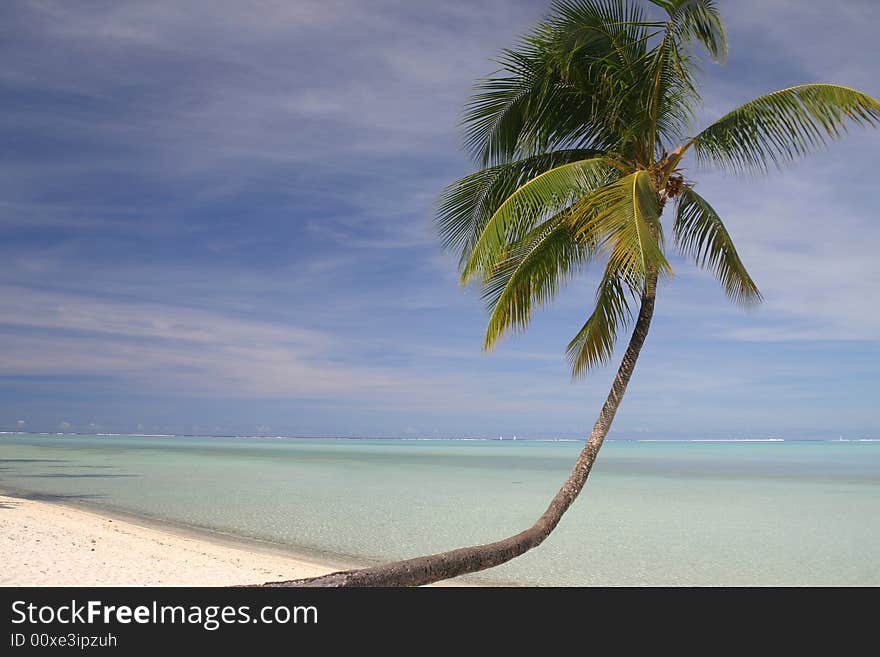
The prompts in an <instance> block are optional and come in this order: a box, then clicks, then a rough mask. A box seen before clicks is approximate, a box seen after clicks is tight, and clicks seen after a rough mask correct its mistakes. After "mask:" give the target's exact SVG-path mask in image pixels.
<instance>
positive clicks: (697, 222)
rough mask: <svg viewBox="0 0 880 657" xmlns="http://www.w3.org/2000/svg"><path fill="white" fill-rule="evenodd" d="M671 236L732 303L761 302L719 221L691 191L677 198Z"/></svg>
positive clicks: (754, 286) (711, 209) (731, 241)
mask: <svg viewBox="0 0 880 657" xmlns="http://www.w3.org/2000/svg"><path fill="white" fill-rule="evenodd" d="M673 234H674V236H675V242H676V245H677V246H678V248H679V250H680V251H681V252H682V253H683V254H685V255H689V256H691V257H692V258H693V259H694V262H696V264H697V265H698V266H699V267H702V268H704V269H708V270H709V271H711V272H712V273H713V274H715V276H716V277H717V278H718V280H719V281H720V282H721V285H723V286H724V291H725V292H726V293H727V296H728V297H729V298H730V300H731V301H733V302H734V303H737V304H740V305H744V306H749V305H753V304H755V303H758V302H760V301H761V293H760V292H759V291H758V286H757V285H755V282H754V281H753V280H752V278H751V276H749V273H748V272H747V271H746V268H745V265H743V263H742V261H741V260H740V259H739V255H738V254H737V252H736V248H735V247H734V245H733V240H732V239H731V238H730V235H729V234H728V232H727V229H726V228H725V227H724V222H722V221H721V217H719V216H718V213H717V212H715V210H714V209H713V208H712V206H711V205H709V203H708V202H707V201H706V200H705V199H704V198H703V197H702V196H700V195H699V194H697V193H696V192H695V191H694V190H693V189H692V188H691V187H685V188H684V190H683V191H682V193H681V196H680V197H679V198H678V209H677V211H676V216H675V224H674V226H673Z"/></svg>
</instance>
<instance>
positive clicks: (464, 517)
mask: <svg viewBox="0 0 880 657" xmlns="http://www.w3.org/2000/svg"><path fill="white" fill-rule="evenodd" d="M580 447H581V444H580V443H566V442H529V441H517V442H513V441H504V442H498V441H397V440H341V439H340V440H334V439H291V438H282V439H277V438H213V437H212V438H208V437H206V438H183V437H174V438H170V437H134V436H109V437H108V436H70V435H67V436H35V435H18V434H6V435H2V436H0V489H5V490H8V491H15V492H18V493H22V494H28V495H30V496H33V497H36V498H37V499H50V500H62V501H63V500H66V501H69V502H74V503H77V504H83V505H89V506H93V507H100V508H106V509H112V510H116V511H124V512H128V513H135V514H139V515H142V516H146V517H149V518H153V519H156V520H162V521H167V522H172V523H176V524H185V525H188V526H192V527H196V528H204V529H210V530H214V531H221V532H226V533H230V534H234V535H236V536H240V537H244V538H250V539H259V540H264V541H271V542H274V543H279V544H283V545H286V546H289V547H290V548H292V549H294V550H304V551H307V552H311V553H319V554H323V555H329V556H334V557H337V559H342V560H343V561H344V560H346V559H353V560H355V561H356V562H371V561H382V560H387V559H393V558H400V557H409V556H415V555H418V554H423V553H428V552H433V551H438V550H447V549H451V548H455V547H461V546H463V545H467V544H474V543H479V542H486V541H491V540H495V539H498V538H502V537H504V536H507V535H509V534H511V533H515V532H517V531H519V530H521V529H523V528H525V527H526V526H528V525H530V524H531V523H532V522H533V521H534V520H535V519H536V518H537V517H538V516H539V515H540V514H541V513H542V512H543V510H544V508H545V506H546V504H547V502H548V501H549V499H550V497H551V496H552V495H553V494H554V493H555V491H556V489H557V488H558V486H559V485H560V483H561V482H562V481H563V480H564V478H565V477H566V476H567V474H568V471H569V468H570V467H571V465H572V463H573V462H574V459H575V458H576V456H577V453H578V452H579V450H580ZM0 513H3V511H2V510H0ZM481 579H482V580H484V581H489V582H495V583H513V584H525V585H874V586H876V585H880V443H877V442H834V443H809V442H784V443H665V442H664V443H656V442H654V443H647V442H642V443H638V442H609V443H606V445H605V446H604V447H603V449H602V452H601V454H600V456H599V461H598V463H597V465H596V467H595V468H594V471H593V475H592V476H591V478H590V481H589V482H588V483H587V486H586V488H585V490H584V492H583V493H582V494H581V496H580V498H579V499H578V500H577V502H576V503H575V504H574V506H573V507H572V508H571V509H570V510H569V512H568V513H567V514H566V516H565V517H564V518H563V520H562V523H561V524H560V526H559V528H558V529H557V530H556V531H555V532H554V533H553V534H552V535H551V536H550V538H549V539H548V540H547V541H546V542H545V543H544V545H542V546H540V547H539V548H537V549H535V550H533V551H532V552H529V553H527V554H526V555H524V556H522V557H520V558H518V559H515V560H514V561H512V562H510V563H508V564H505V565H503V566H501V567H499V568H496V569H493V570H491V571H486V572H485V573H482V574H481Z"/></svg>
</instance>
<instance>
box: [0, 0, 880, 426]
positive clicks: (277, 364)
mask: <svg viewBox="0 0 880 657" xmlns="http://www.w3.org/2000/svg"><path fill="white" fill-rule="evenodd" d="M720 5H721V11H722V15H723V17H724V21H725V25H726V27H727V33H728V38H729V41H730V58H729V61H728V63H727V64H726V65H725V66H720V65H716V64H713V63H711V62H708V61H707V62H706V63H705V64H704V66H703V68H702V74H701V77H700V81H701V84H702V89H703V94H704V105H703V107H702V108H700V110H699V121H698V126H702V125H707V124H708V123H710V122H711V121H712V120H714V119H715V118H718V117H720V116H722V115H723V114H725V113H726V112H727V111H729V110H730V109H732V108H733V107H735V106H737V105H739V104H741V103H743V102H746V101H748V100H750V99H751V98H753V97H755V96H758V95H761V94H764V93H767V92H770V91H773V90H775V89H778V88H781V87H785V86H789V85H792V84H797V83H802V82H836V83H839V84H844V85H848V86H853V87H856V88H858V89H860V90H862V91H864V92H866V93H869V94H871V95H873V96H875V97H880V81H878V78H877V77H876V63H877V62H878V61H880V42H878V39H877V38H876V26H877V25H880V3H876V2H875V1H874V0H848V1H841V2H839V3H805V2H802V1H800V0H726V1H724V0H722V1H721V2H720ZM547 6H548V5H547V3H546V2H541V1H534V0H528V1H526V0H507V1H504V0H449V1H447V2H442V3H439V2H433V1H428V0H424V1H422V0H418V1H417V0H413V1H411V2H393V1H391V0H320V1H317V0H252V1H244V0H235V1H233V0H211V1H210V2H208V1H207V0H205V1H202V0H183V1H181V0H173V1H165V0H154V1H151V2H140V1H134V2H127V1H125V0H112V1H104V0H79V1H77V2H68V1H65V0H6V1H5V2H3V3H2V5H0V25H2V26H3V27H2V28H0V30H2V38H0V140H2V149H0V169H2V170H0V430H22V431H78V432H145V433H194V434H224V435H226V434H235V435H263V434H268V435H302V436H387V437H412V436H423V437H452V436H454V437H461V436H474V437H481V436H482V437H495V436H498V435H505V436H512V435H513V434H517V435H519V436H522V437H553V436H556V437H578V436H584V435H585V434H587V433H589V430H590V428H591V426H592V423H593V421H594V419H595V416H596V414H597V412H598V410H599V408H600V406H601V404H602V401H603V400H604V397H605V395H606V393H607V389H608V386H609V384H610V382H611V378H612V376H613V373H614V368H613V367H607V368H604V369H600V370H597V371H595V372H594V373H592V374H591V375H589V376H588V377H587V378H585V379H583V380H579V381H577V382H572V381H571V379H570V374H569V369H568V364H567V363H566V361H565V357H564V354H565V345H566V344H567V343H568V340H569V339H570V338H571V337H572V336H573V335H574V334H575V332H576V331H577V330H578V329H579V328H580V326H581V324H582V323H583V321H584V319H585V318H586V316H587V315H588V314H589V312H590V304H591V301H592V300H593V297H594V285H595V280H596V279H595V271H593V270H588V271H587V272H585V274H584V275H583V276H582V277H580V278H579V279H577V280H576V281H573V282H572V283H571V284H570V285H569V286H568V287H566V288H565V290H563V291H562V292H561V293H560V294H559V295H558V297H557V299H556V300H555V302H554V303H553V304H552V305H551V306H548V307H546V308H544V309H541V310H540V311H538V312H537V313H536V314H535V316H534V319H533V322H532V325H531V327H530V328H529V330H528V331H527V332H526V333H524V334H522V335H519V336H515V337H512V338H509V339H506V340H505V341H503V343H502V344H501V345H500V346H499V347H498V348H497V349H496V350H495V351H493V352H490V353H484V352H482V351H481V342H482V335H483V330H484V327H485V321H486V317H487V316H486V313H485V310H484V308H483V304H482V301H481V299H480V295H479V290H477V289H471V288H462V287H460V286H459V285H458V276H457V272H456V261H455V257H454V256H453V255H451V254H449V253H445V252H444V251H443V250H442V248H441V245H440V241H439V239H438V237H437V235H436V231H435V229H434V227H433V213H434V210H435V207H436V200H437V197H438V195H439V193H440V192H441V190H442V189H443V187H444V186H445V185H447V184H449V183H451V182H452V181H454V180H455V179H457V178H459V177H461V176H463V175H466V174H468V173H470V172H471V171H473V170H474V164H473V163H472V162H470V161H469V160H468V158H467V156H466V154H465V152H464V150H463V147H462V135H461V130H460V128H459V124H458V122H459V119H460V116H461V111H462V108H463V106H464V103H465V102H466V100H467V97H468V95H469V94H470V93H471V91H472V85H473V83H474V82H475V81H476V80H477V79H478V78H480V77H483V76H486V75H488V74H490V73H492V72H493V71H494V70H495V69H496V68H497V66H496V64H495V63H494V62H493V58H494V57H496V56H497V55H498V53H499V51H500V50H501V49H502V48H505V47H511V46H513V45H515V43H516V40H517V38H518V37H519V36H520V35H522V34H523V33H525V32H527V31H528V30H529V29H530V28H531V27H532V26H533V25H534V23H535V22H536V21H537V20H538V19H539V18H540V17H541V16H543V15H545V13H546V11H547ZM878 155H880V132H878V131H869V130H867V129H858V128H854V129H853V130H852V131H851V132H850V134H849V135H848V136H847V137H846V138H845V139H844V140H842V141H841V142H838V143H834V144H832V145H831V146H830V147H829V148H828V149H827V150H826V151H822V152H821V153H819V154H818V155H815V156H813V157H812V158H810V159H809V160H804V161H802V162H799V163H798V164H797V165H795V166H793V167H790V168H788V169H786V170H785V171H783V172H774V173H773V174H772V175H770V176H768V177H767V178H766V179H755V178H741V177H736V176H731V175H729V174H721V173H718V172H715V171H712V170H710V169H706V170H702V169H697V168H694V167H696V165H695V163H694V162H693V161H687V160H686V161H685V165H686V166H688V167H690V168H689V169H688V172H687V173H688V176H689V177H691V178H694V179H695V180H697V181H698V187H697V189H698V190H699V191H700V193H701V194H702V195H703V196H704V197H706V198H708V199H709V200H710V201H711V202H712V203H713V205H714V206H715V208H716V209H717V210H718V211H719V213H720V214H721V216H722V217H723V218H724V220H725V222H726V224H727V227H728V229H729V231H730V233H731V234H732V236H733V238H734V240H735V242H736V244H737V248H738V250H739V253H740V255H741V257H742V259H743V261H744V262H745V264H746V266H747V267H748V268H749V271H750V273H751V274H752V276H753V278H754V279H755V280H756V282H757V283H758V285H759V287H760V288H761V291H762V293H763V295H764V303H763V304H762V305H761V306H759V307H758V308H756V309H753V310H749V311H743V310H742V309H740V308H737V307H735V306H732V305H730V304H729V303H728V301H727V300H726V298H725V296H724V294H723V292H722V290H721V288H720V286H719V285H718V284H717V283H716V282H715V281H714V280H713V279H712V278H711V276H709V275H708V274H706V273H704V272H701V271H699V270H697V269H695V268H694V267H693V266H692V265H691V264H690V263H689V262H687V261H685V260H682V259H681V258H677V257H676V258H674V259H673V260H672V263H673V267H674V270H675V276H674V278H673V279H671V280H669V281H666V282H664V283H663V284H662V285H661V287H660V290H659V292H658V300H657V307H656V314H655V319H654V323H653V325H652V332H651V335H650V336H649V338H648V341H647V343H646V346H645V348H644V350H643V352H642V357H641V359H640V361H639V363H638V367H637V370H636V373H635V376H634V379H633V381H632V383H631V384H630V387H629V390H628V392H627V396H626V398H625V399H624V402H623V405H622V407H621V410H620V412H619V413H618V416H617V418H616V420H615V424H614V427H613V429H612V433H611V434H610V435H611V437H612V438H645V437H651V438H686V437H692V438H693V437H713V438H737V437H739V438H742V437H752V438H756V437H792V438H798V437H800V438H837V437H838V436H844V437H878V435H880V422H878V411H877V400H878V398H880V395H878V385H877V381H878V379H877V375H876V372H877V370H878V366H880V305H878V304H877V303H876V299H877V293H878V283H880V275H878V264H877V263H878V259H877V255H876V248H877V245H878V244H880V222H878V221H877V219H876V209H875V207H876V206H875V205H874V202H875V199H876V195H877V193H878V187H877V182H876V175H875V164H876V161H877V157H878ZM595 269H598V266H597V267H595Z"/></svg>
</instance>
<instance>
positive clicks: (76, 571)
mask: <svg viewBox="0 0 880 657" xmlns="http://www.w3.org/2000/svg"><path fill="white" fill-rule="evenodd" d="M332 570H338V568H334V567H332V566H330V565H327V564H324V565H322V564H319V563H310V562H308V561H301V560H298V559H294V558H291V557H286V556H283V555H275V554H271V553H269V552H268V551H266V552H260V551H253V550H249V549H246V548H244V547H232V546H226V545H222V544H220V543H218V542H212V541H208V540H205V539H202V538H196V537H190V536H186V535H183V534H178V533H172V532H170V531H163V530H160V529H155V528H150V527H146V526H141V525H138V524H135V522H130V521H127V520H121V519H119V518H115V517H114V518H111V517H107V516H102V515H98V514H96V513H90V512H88V511H83V510H80V509H76V508H72V507H68V506H62V505H59V504H50V503H46V502H36V501H33V500H22V499H17V498H12V497H6V496H2V495H0V586H147V585H155V586H226V585H232V584H259V583H262V582H266V581H277V580H284V579H296V578H299V577H311V576H314V575H321V574H324V573H327V572H331V571H332Z"/></svg>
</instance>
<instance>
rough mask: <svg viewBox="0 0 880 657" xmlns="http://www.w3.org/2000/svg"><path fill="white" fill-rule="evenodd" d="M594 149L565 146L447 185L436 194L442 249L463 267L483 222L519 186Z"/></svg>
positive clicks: (585, 156)
mask: <svg viewBox="0 0 880 657" xmlns="http://www.w3.org/2000/svg"><path fill="white" fill-rule="evenodd" d="M602 155H603V154H602V153H601V152H598V151H592V150H585V149H566V150H560V151H555V152H552V153H544V154H541V155H536V156H533V157H529V158H525V159H522V160H517V161H515V162H507V163H504V164H499V165H496V166H493V167H488V168H486V169H482V170H481V171H477V172H476V173H473V174H471V175H469V176H466V177H464V178H462V179H461V180H459V181H457V182H455V183H453V184H452V185H450V186H449V187H447V188H446V189H445V190H444V191H443V194H442V195H441V197H440V200H439V203H438V209H437V219H436V225H437V228H438V230H439V233H440V235H441V237H442V239H443V245H444V247H445V248H446V249H449V250H452V251H454V252H456V253H458V255H459V265H460V267H464V265H465V263H466V262H467V260H468V258H470V256H471V252H472V251H473V248H474V245H475V244H476V243H477V241H478V240H479V238H480V235H481V234H482V232H483V229H484V228H485V227H486V223H487V222H488V221H489V219H490V218H491V217H492V215H493V214H495V212H496V211H497V210H498V208H499V207H500V206H501V204H502V203H503V202H504V201H505V200H506V199H507V198H508V197H509V196H510V195H511V194H513V192H515V191H516V190H517V189H518V188H519V187H521V186H522V185H524V184H525V183H527V182H528V181H529V180H531V179H533V178H535V177H537V176H539V175H540V174H542V173H544V172H545V171H548V170H550V169H553V168H555V167H557V166H559V165H561V164H568V163H570V162H577V161H581V160H585V159H589V158H594V157H600V156H602Z"/></svg>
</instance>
